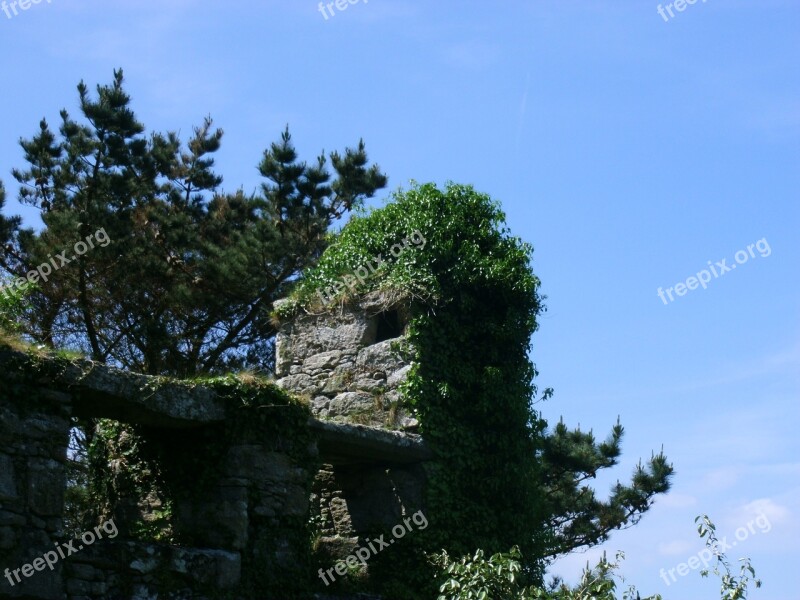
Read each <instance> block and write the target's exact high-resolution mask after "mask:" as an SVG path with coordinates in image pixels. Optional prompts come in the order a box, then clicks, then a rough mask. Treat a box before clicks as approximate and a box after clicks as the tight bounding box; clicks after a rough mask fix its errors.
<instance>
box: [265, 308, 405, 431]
mask: <svg viewBox="0 0 800 600" xmlns="http://www.w3.org/2000/svg"><path fill="white" fill-rule="evenodd" d="M407 321H408V304H407V303H405V302H403V301H402V300H396V299H395V300H393V299H390V297H389V296H388V295H387V294H385V293H380V292H373V293H370V294H366V295H364V296H362V297H361V298H360V299H359V300H358V301H357V302H356V303H354V304H344V305H335V306H332V307H331V308H330V310H326V311H325V312H322V313H320V314H310V313H303V314H301V315H299V316H297V317H295V318H294V319H292V320H289V321H287V322H285V323H283V324H282V326H281V328H280V331H279V333H278V336H277V342H276V345H277V360H276V367H275V371H276V377H277V378H278V381H277V384H278V385H279V386H281V387H283V388H285V389H286V390H288V391H290V392H294V393H295V394H298V395H300V396H306V397H307V398H308V400H309V402H310V406H311V410H312V412H313V414H314V416H315V417H317V418H318V419H320V420H326V421H333V422H337V423H352V424H360V425H368V426H370V427H380V428H383V429H389V430H403V431H413V430H414V429H415V427H416V426H417V422H416V420H415V419H413V418H411V417H410V416H409V415H408V414H407V413H406V411H404V410H403V409H402V407H401V406H400V394H399V392H398V387H399V386H400V384H401V383H402V382H403V381H404V380H405V378H406V375H407V373H408V371H409V369H410V366H409V365H408V364H406V363H405V362H403V360H402V359H401V358H400V356H399V353H398V349H399V346H400V344H402V343H403V342H404V341H405V338H404V333H405V328H406V324H407Z"/></svg>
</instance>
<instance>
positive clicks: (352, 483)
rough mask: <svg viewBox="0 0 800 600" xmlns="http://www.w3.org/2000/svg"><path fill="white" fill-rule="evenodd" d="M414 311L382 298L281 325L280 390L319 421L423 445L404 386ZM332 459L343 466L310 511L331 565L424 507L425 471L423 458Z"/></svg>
mask: <svg viewBox="0 0 800 600" xmlns="http://www.w3.org/2000/svg"><path fill="white" fill-rule="evenodd" d="M408 315H409V306H408V304H407V303H406V302H404V301H403V300H396V299H392V298H391V297H390V296H389V295H387V294H385V293H380V292H372V293H369V294H366V295H364V296H362V297H360V298H359V299H357V300H356V301H355V302H353V303H351V304H343V305H336V306H330V307H329V309H328V310H326V311H324V312H322V313H318V314H312V313H301V314H299V315H297V316H295V317H294V318H293V319H289V320H287V321H285V322H284V323H282V325H281V327H280V331H279V333H278V336H277V361H276V369H275V370H276V376H277V377H278V380H277V384H278V385H279V386H281V387H283V388H285V389H286V390H288V391H290V392H293V393H295V394H297V395H300V396H304V397H306V398H307V399H308V401H309V403H310V406H311V410H312V413H313V415H314V417H316V419H318V420H319V421H321V422H322V423H323V424H324V423H326V422H327V423H336V424H338V426H340V427H341V426H342V425H344V426H349V427H352V429H353V430H354V431H352V433H353V434H354V435H359V436H361V437H364V438H369V437H370V436H376V437H380V436H381V435H383V436H386V435H387V433H388V432H393V437H394V438H395V439H394V442H393V443H394V444H397V446H398V447H402V446H403V444H404V442H411V441H414V442H415V443H417V440H412V438H418V436H415V435H409V433H413V432H414V431H415V430H416V428H417V426H418V423H417V421H416V419H414V418H413V417H411V416H410V415H409V414H408V413H407V411H406V410H405V409H404V408H403V407H402V406H401V404H400V401H401V399H400V393H399V391H398V388H399V386H400V385H401V384H402V383H403V381H404V380H405V379H406V376H407V374H408V371H409V369H410V365H408V364H407V363H406V362H404V361H403V360H402V359H401V357H400V356H399V353H398V349H399V347H400V346H401V345H402V344H404V343H405V330H406V325H407V323H408ZM364 448H365V449H364V450H363V451H362V452H361V453H360V455H358V456H353V453H352V452H351V453H349V454H348V455H347V456H346V457H345V456H340V452H338V451H337V450H338V449H337V448H336V447H332V448H327V449H326V456H328V457H335V459H336V460H335V461H331V462H330V463H328V464H324V465H323V466H322V469H321V470H320V472H319V473H318V475H317V477H316V479H315V481H314V486H313V493H312V497H311V512H312V515H314V516H315V518H317V519H318V523H319V530H320V534H321V537H320V539H319V540H318V548H319V549H320V551H321V554H322V555H323V556H325V555H327V557H328V560H329V561H330V562H331V564H333V562H334V561H336V560H338V559H343V558H345V557H346V556H347V555H348V554H350V553H352V552H353V550H354V549H355V548H356V547H357V546H359V545H361V544H364V543H365V538H366V536H367V534H371V533H372V532H374V531H376V530H382V531H387V530H388V529H389V528H391V527H392V526H394V525H396V524H397V523H400V522H401V520H402V519H403V518H404V517H407V516H408V515H410V514H412V513H413V512H415V511H418V510H421V509H423V508H424V494H423V492H424V487H425V473H424V469H423V466H422V462H421V461H420V460H419V457H418V456H415V455H412V454H405V453H398V454H396V455H394V456H388V455H385V454H381V453H380V452H379V451H377V449H376V451H374V452H373V451H371V450H370V449H369V448H370V446H369V444H367V445H366V446H365V447H364Z"/></svg>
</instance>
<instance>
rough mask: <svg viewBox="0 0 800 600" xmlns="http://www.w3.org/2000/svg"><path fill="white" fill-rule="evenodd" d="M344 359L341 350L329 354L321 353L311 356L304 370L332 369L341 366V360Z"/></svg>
mask: <svg viewBox="0 0 800 600" xmlns="http://www.w3.org/2000/svg"><path fill="white" fill-rule="evenodd" d="M341 357H342V351H341V350H329V351H328V352H320V353H319V354H314V355H312V356H309V357H308V358H306V359H305V361H304V362H303V368H304V369H307V370H310V369H332V368H334V367H335V366H336V365H337V364H339V359H341Z"/></svg>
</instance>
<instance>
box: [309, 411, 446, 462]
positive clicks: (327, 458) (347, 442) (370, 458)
mask: <svg viewBox="0 0 800 600" xmlns="http://www.w3.org/2000/svg"><path fill="white" fill-rule="evenodd" d="M308 424H309V427H311V430H312V431H313V432H314V433H316V434H317V438H318V440H319V441H318V444H319V453H320V458H321V459H322V460H323V462H327V463H330V464H333V465H345V464H359V463H363V464H375V463H396V464H408V463H418V462H422V461H425V460H430V459H431V458H432V457H433V453H432V452H431V450H430V449H429V448H428V446H427V445H426V444H425V441H424V440H423V439H422V436H420V435H416V434H413V433H403V432H400V431H387V430H385V429H377V428H374V427H366V426H365V425H351V424H346V423H330V422H326V421H319V420H317V419H310V420H309V422H308Z"/></svg>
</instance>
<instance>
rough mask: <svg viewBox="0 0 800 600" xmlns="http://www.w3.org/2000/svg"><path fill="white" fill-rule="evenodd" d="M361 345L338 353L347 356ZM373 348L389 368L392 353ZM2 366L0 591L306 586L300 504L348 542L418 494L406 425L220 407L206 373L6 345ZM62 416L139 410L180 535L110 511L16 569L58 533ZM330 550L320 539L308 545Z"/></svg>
mask: <svg viewBox="0 0 800 600" xmlns="http://www.w3.org/2000/svg"><path fill="white" fill-rule="evenodd" d="M362 326H363V325H362ZM284 341H285V340H284ZM324 351H326V350H323V352H324ZM371 352H374V349H373V350H372V351H371ZM346 355H348V353H343V354H342V355H341V356H342V357H344V356H346ZM358 355H359V352H358V351H357V352H355V354H352V353H351V354H350V356H351V357H352V359H347V360H350V364H351V365H354V366H355V365H357V364H358ZM363 356H364V355H362V358H363ZM347 360H345V361H344V364H347ZM385 364H386V365H387V367H388V366H391V367H392V369H394V371H392V373H397V372H398V371H400V370H402V368H403V367H401V366H399V365H398V364H397V363H394V362H393V363H389V362H386V363H385ZM341 365H342V362H339V363H337V365H335V366H333V367H331V369H332V370H335V369H336V367H337V366H341ZM340 372H341V370H340ZM384 372H386V373H388V369H387V371H384ZM0 374H1V375H0V576H2V575H4V573H3V570H5V569H9V576H10V577H11V580H10V582H9V579H8V578H7V577H5V576H4V577H0V598H26V599H46V600H61V599H64V600H90V599H100V598H136V599H140V598H141V599H145V598H147V599H149V600H155V599H158V598H173V599H182V598H187V599H188V598H192V599H194V600H202V599H203V598H212V597H218V596H219V595H220V594H223V595H226V597H228V598H242V599H245V598H270V597H274V598H281V599H287V598H293V597H294V598H310V597H313V595H300V596H298V595H294V594H293V593H292V592H291V589H292V586H293V585H297V583H298V582H299V581H309V580H310V583H311V584H313V583H315V581H314V577H313V572H312V568H311V561H312V557H311V556H310V555H309V550H310V543H309V542H310V540H309V538H308V530H307V527H306V524H307V522H308V520H309V515H310V513H311V514H314V513H316V514H319V515H324V517H323V521H322V522H321V530H320V535H321V536H322V544H321V546H322V547H323V548H324V547H327V546H326V540H328V541H330V542H332V543H331V544H330V547H331V548H333V547H335V546H336V544H337V543H339V542H342V541H344V542H346V545H345V546H342V548H345V547H348V545H349V546H352V545H353V544H356V543H358V540H359V536H360V535H362V533H363V532H364V531H366V530H368V529H369V530H372V529H374V528H375V527H384V528H389V527H391V526H392V525H394V524H396V523H397V522H399V517H400V516H403V515H407V514H410V513H411V512H413V511H415V510H417V509H418V508H420V507H421V505H422V494H423V485H424V476H423V474H422V469H421V467H420V466H419V465H420V463H421V461H424V460H426V459H427V458H428V457H429V452H428V451H427V449H426V448H425V445H424V443H423V442H422V440H421V439H420V438H419V436H416V435H413V434H408V433H403V432H399V431H386V430H380V429H373V428H369V427H365V426H363V425H352V424H340V423H335V422H320V421H317V420H315V419H313V418H312V419H310V420H309V417H308V416H304V417H303V420H302V424H301V426H300V429H297V426H294V427H295V429H291V428H287V427H283V426H280V427H277V428H276V427H274V426H270V425H274V423H272V421H271V420H273V419H280V415H282V414H284V413H283V412H282V411H285V410H286V409H287V407H283V406H277V407H269V406H253V407H251V408H250V409H248V410H242V408H243V407H242V406H236V407H235V408H232V407H231V405H230V404H228V403H226V402H225V401H223V399H221V398H220V397H218V395H217V394H216V392H215V391H214V390H213V389H210V388H207V387H203V386H198V385H195V384H190V383H181V382H169V381H164V380H163V379H161V378H153V377H147V376H143V375H136V374H132V373H127V372H123V371H119V370H116V369H111V368H107V367H104V366H101V365H97V364H94V363H91V362H89V361H67V360H64V359H56V358H53V357H44V356H37V355H34V354H24V353H21V352H17V351H13V350H10V349H8V348H4V347H0ZM388 379H389V377H388V376H387V380H388ZM323 387H324V384H323ZM304 410H305V411H306V413H305V414H306V415H307V412H308V411H307V409H304ZM270 411H272V412H270ZM74 416H78V417H81V418H84V419H87V418H100V417H103V418H109V419H114V420H118V421H121V422H124V423H130V424H136V425H137V426H138V430H139V432H140V434H141V435H142V436H144V438H145V439H147V440H148V443H149V444H150V445H151V446H152V447H153V448H156V449H157V451H158V456H159V457H160V462H159V466H160V468H161V470H162V471H163V474H164V477H165V479H166V480H167V482H168V483H171V484H172V485H171V487H172V489H173V490H177V491H176V493H175V494H174V497H173V523H172V524H173V528H174V530H175V532H176V534H177V535H178V538H179V539H181V540H182V541H181V543H180V545H170V544H164V543H161V544H159V543H145V542H142V541H136V540H134V539H131V538H130V537H129V536H127V532H128V531H130V530H131V529H132V527H131V523H126V522H124V519H125V518H126V517H125V513H124V511H122V512H120V513H115V515H114V518H115V519H120V521H119V522H116V529H118V532H119V535H118V536H117V535H115V536H114V537H113V538H111V537H110V536H109V535H106V536H105V538H104V539H98V540H96V541H94V542H93V543H92V544H90V545H87V546H86V547H83V548H80V549H79V550H76V551H75V552H74V553H73V554H71V555H70V556H65V557H64V558H63V560H58V561H57V562H56V563H55V564H54V565H53V569H52V570H51V569H49V568H46V567H44V568H43V569H41V571H40V570H38V569H37V570H35V572H32V573H30V576H27V574H26V573H25V572H24V571H22V568H23V566H24V565H28V564H30V565H33V567H32V568H31V569H30V570H33V569H36V567H37V566H41V562H39V563H37V562H36V561H37V559H39V558H40V557H42V556H43V555H44V553H45V552H48V551H51V550H53V548H56V547H62V548H63V547H64V544H65V543H68V542H70V540H68V539H67V537H66V535H65V533H64V531H63V513H64V490H65V485H66V469H65V465H66V459H67V445H68V441H69V431H70V427H71V418H72V417H74ZM319 464H326V465H328V466H326V467H324V468H323V469H322V471H319ZM318 471H319V472H318ZM313 482H316V483H313ZM312 484H313V489H312ZM79 545H81V544H80V542H74V546H75V547H76V549H77V547H78V546H79ZM336 557H338V554H337V553H336V552H333V553H328V554H326V552H325V551H324V550H323V552H322V553H321V555H320V557H319V560H321V561H328V560H334V559H335V558H336ZM326 564H327V563H326ZM15 569H16V570H18V573H19V574H20V579H21V582H16V580H15V579H14V577H15V575H14V570H15ZM11 583H13V584H14V585H11ZM316 583H317V584H319V582H316ZM281 586H285V587H281ZM276 587H277V588H278V589H281V590H282V591H281V592H275V591H274V590H275V589H276ZM265 590H272V592H267V591H265ZM325 597H326V598H327V597H328V596H325Z"/></svg>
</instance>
